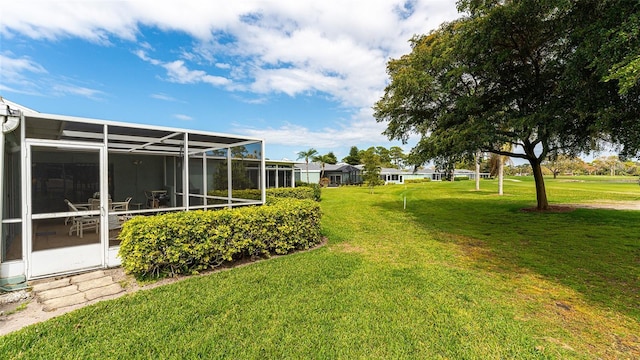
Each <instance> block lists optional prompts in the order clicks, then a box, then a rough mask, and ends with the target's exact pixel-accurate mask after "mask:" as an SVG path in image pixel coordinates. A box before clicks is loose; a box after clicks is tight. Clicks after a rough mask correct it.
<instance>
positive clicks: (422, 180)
mask: <svg viewBox="0 0 640 360" xmlns="http://www.w3.org/2000/svg"><path fill="white" fill-rule="evenodd" d="M425 182H431V179H430V178H424V179H407V180H405V181H404V183H405V184H419V183H425Z"/></svg>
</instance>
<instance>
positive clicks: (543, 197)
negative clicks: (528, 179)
mask: <svg viewBox="0 0 640 360" xmlns="http://www.w3.org/2000/svg"><path fill="white" fill-rule="evenodd" d="M529 164H531V169H533V178H534V179H535V182H536V199H537V200H538V206H537V208H538V210H548V209H549V201H547V190H546V189H545V187H544V177H543V176H542V166H540V161H538V159H529Z"/></svg>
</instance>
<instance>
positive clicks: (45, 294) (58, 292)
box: [35, 284, 80, 302]
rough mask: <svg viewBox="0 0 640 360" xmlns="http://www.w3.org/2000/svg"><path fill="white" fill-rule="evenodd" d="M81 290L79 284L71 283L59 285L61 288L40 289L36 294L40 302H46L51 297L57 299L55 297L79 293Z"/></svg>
mask: <svg viewBox="0 0 640 360" xmlns="http://www.w3.org/2000/svg"><path fill="white" fill-rule="evenodd" d="M79 292H80V291H78V286H77V285H75V284H70V285H67V286H64V287H59V288H55V289H49V290H45V291H39V292H37V293H36V294H35V296H36V299H38V301H39V302H45V301H47V300H51V299H55V298H59V297H63V296H69V295H74V294H77V293H79Z"/></svg>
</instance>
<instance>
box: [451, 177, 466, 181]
mask: <svg viewBox="0 0 640 360" xmlns="http://www.w3.org/2000/svg"><path fill="white" fill-rule="evenodd" d="M466 180H469V177H468V176H456V177H454V178H453V181H466Z"/></svg>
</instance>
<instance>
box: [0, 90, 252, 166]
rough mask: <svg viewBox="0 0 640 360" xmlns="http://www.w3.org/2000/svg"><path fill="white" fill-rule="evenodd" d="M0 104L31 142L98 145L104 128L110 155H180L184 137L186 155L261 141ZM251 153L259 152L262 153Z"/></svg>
mask: <svg viewBox="0 0 640 360" xmlns="http://www.w3.org/2000/svg"><path fill="white" fill-rule="evenodd" d="M0 102H1V103H4V105H7V106H9V107H10V108H12V109H18V110H21V111H22V113H23V115H24V117H25V119H27V120H28V121H27V122H26V128H25V133H26V135H27V137H31V138H38V139H45V140H65V141H85V142H86V141H89V142H100V141H101V140H102V139H104V136H105V135H104V125H107V126H108V133H107V142H108V146H109V149H110V150H113V151H120V152H129V153H131V152H154V153H166V154H174V155H177V154H180V153H181V152H182V151H184V147H183V144H184V139H185V136H186V137H187V138H188V146H189V153H190V154H199V153H204V152H211V151H216V150H224V149H227V148H232V147H239V146H248V145H252V144H256V143H261V142H263V140H262V139H257V138H249V137H244V136H238V135H230V134H222V133H213V132H204V131H194V130H186V129H178V128H171V127H161V126H151V125H145V124H134V123H124V122H116V121H109V120H98V119H91V118H82V117H74V116H66V115H56V114H45V113H39V112H37V111H35V110H32V109H29V108H27V107H24V106H21V105H19V104H16V103H13V102H11V101H9V100H6V99H2V98H0ZM252 150H253V151H259V152H262V149H252ZM249 155H251V154H249Z"/></svg>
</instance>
